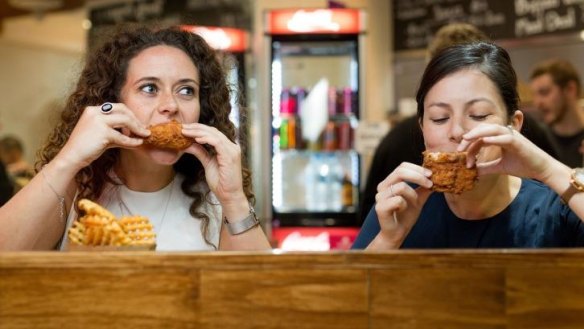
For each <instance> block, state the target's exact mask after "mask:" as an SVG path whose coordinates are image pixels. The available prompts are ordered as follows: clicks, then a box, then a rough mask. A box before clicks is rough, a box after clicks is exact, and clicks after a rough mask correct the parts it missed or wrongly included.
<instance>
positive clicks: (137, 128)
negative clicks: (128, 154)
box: [58, 103, 150, 170]
mask: <svg viewBox="0 0 584 329" xmlns="http://www.w3.org/2000/svg"><path fill="white" fill-rule="evenodd" d="M111 104H112V105H113V109H112V110H111V111H110V112H109V113H107V114H105V113H103V112H102V111H101V105H100V106H88V107H86V108H85V109H84V110H83V113H82V114H81V117H80V118H79V121H78V122H77V124H76V125H75V128H74V129H73V131H72V132H71V136H69V140H68V141H67V143H66V144H65V145H64V146H63V149H62V150H61V152H59V155H58V157H60V158H61V159H64V160H65V161H67V163H69V164H71V165H72V166H75V167H77V169H78V170H80V169H81V168H83V167H86V166H88V165H89V164H91V163H92V162H93V161H95V160H96V159H97V158H99V156H101V155H102V154H103V152H105V150H107V149H109V148H115V147H121V148H135V147H138V146H140V145H142V143H143V138H144V137H147V136H149V135H150V131H149V130H148V129H147V128H146V126H144V124H143V123H141V122H140V121H139V120H138V119H137V118H136V116H135V115H134V113H133V112H132V111H131V110H130V109H128V108H127V107H126V106H125V105H124V104H122V103H111Z"/></svg>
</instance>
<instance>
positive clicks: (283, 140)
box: [280, 118, 290, 150]
mask: <svg viewBox="0 0 584 329" xmlns="http://www.w3.org/2000/svg"><path fill="white" fill-rule="evenodd" d="M289 128H290V127H289V125H288V118H282V122H281V123H280V149H281V150H285V149H287V148H288V136H289V134H288V129H289Z"/></svg>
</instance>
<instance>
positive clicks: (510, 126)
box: [507, 125, 515, 135]
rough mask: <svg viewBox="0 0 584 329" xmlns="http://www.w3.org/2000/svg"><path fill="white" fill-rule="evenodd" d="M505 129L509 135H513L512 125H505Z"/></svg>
mask: <svg viewBox="0 0 584 329" xmlns="http://www.w3.org/2000/svg"><path fill="white" fill-rule="evenodd" d="M507 129H509V132H510V133H511V135H513V134H514V132H515V129H513V126H512V125H507Z"/></svg>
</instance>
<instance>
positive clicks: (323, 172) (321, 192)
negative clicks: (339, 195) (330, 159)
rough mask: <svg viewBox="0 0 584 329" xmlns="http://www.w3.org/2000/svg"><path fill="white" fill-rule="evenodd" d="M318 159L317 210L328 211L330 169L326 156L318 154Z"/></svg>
mask: <svg viewBox="0 0 584 329" xmlns="http://www.w3.org/2000/svg"><path fill="white" fill-rule="evenodd" d="M316 160H317V161H316V163H317V166H318V175H316V183H315V194H316V195H315V204H316V211H326V210H327V209H328V202H327V201H328V200H327V194H328V180H329V178H328V177H329V172H330V169H329V165H328V163H327V161H326V159H325V158H324V157H322V156H320V155H317V156H316Z"/></svg>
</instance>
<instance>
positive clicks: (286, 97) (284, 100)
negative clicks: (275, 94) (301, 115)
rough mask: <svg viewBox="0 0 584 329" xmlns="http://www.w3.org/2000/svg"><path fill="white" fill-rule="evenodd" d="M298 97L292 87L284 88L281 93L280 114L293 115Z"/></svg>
mask: <svg viewBox="0 0 584 329" xmlns="http://www.w3.org/2000/svg"><path fill="white" fill-rule="evenodd" d="M296 107H297V104H296V97H295V96H294V93H292V91H291V90H290V88H284V89H283V90H282V93H281V94H280V115H285V116H286V115H293V114H294V112H295V111H296Z"/></svg>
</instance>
